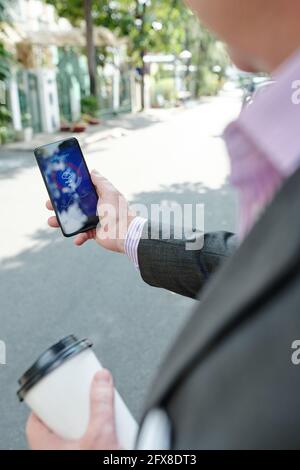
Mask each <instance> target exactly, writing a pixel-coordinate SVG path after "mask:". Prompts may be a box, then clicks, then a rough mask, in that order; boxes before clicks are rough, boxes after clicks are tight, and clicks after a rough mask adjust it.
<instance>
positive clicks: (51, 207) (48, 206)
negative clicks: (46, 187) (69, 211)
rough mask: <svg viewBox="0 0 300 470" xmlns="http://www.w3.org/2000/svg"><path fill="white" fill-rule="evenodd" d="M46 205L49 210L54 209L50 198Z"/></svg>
mask: <svg viewBox="0 0 300 470" xmlns="http://www.w3.org/2000/svg"><path fill="white" fill-rule="evenodd" d="M46 207H47V209H48V210H49V211H53V210H54V209H53V206H52V202H51V201H50V199H48V201H46Z"/></svg>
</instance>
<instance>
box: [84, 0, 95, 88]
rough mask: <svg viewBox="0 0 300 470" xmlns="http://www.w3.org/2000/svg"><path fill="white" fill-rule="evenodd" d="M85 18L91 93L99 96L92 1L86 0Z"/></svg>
mask: <svg viewBox="0 0 300 470" xmlns="http://www.w3.org/2000/svg"><path fill="white" fill-rule="evenodd" d="M84 17H85V23H86V53H87V59H88V69H89V76H90V92H91V95H93V96H97V68H96V50H95V44H94V35H93V19H92V0H84Z"/></svg>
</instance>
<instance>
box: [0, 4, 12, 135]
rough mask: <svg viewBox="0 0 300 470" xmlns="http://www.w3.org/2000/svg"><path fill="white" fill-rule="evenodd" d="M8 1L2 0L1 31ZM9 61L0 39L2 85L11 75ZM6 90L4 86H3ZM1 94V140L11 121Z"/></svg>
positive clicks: (0, 5)
mask: <svg viewBox="0 0 300 470" xmlns="http://www.w3.org/2000/svg"><path fill="white" fill-rule="evenodd" d="M6 7H7V1H6V0H0V31H3V24H4V22H5V21H6V20H7V15H6ZM9 63H10V54H9V53H8V52H7V51H6V49H5V45H4V43H3V42H1V41H0V85H1V82H2V84H3V83H4V82H5V81H6V80H7V78H8V77H9V72H10V69H9ZM1 88H2V89H3V90H4V86H2V87H1ZM1 98H2V97H1V96H0V142H1V140H2V137H3V134H5V126H6V125H7V124H8V122H9V121H10V118H11V116H10V113H9V111H8V109H7V107H6V106H5V100H3V101H1Z"/></svg>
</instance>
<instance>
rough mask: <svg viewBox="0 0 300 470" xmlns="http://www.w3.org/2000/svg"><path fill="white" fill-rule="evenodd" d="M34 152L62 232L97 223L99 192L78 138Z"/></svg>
mask: <svg viewBox="0 0 300 470" xmlns="http://www.w3.org/2000/svg"><path fill="white" fill-rule="evenodd" d="M34 153H35V156H36V159H37V162H38V165H39V168H40V170H41V172H42V176H43V178H44V181H45V184H46V187H47V190H48V193H49V196H50V199H51V202H52V204H53V207H54V209H55V212H56V216H57V218H58V221H59V223H60V226H61V228H62V231H63V234H64V235H66V236H72V235H75V234H76V233H79V232H84V231H86V230H88V229H90V228H94V227H96V226H97V223H98V220H99V219H98V217H97V202H98V196H97V193H96V190H95V187H94V185H93V183H92V180H91V178H90V174H89V171H88V168H87V166H86V163H85V160H84V158H83V155H82V152H81V149H80V146H79V143H78V141H77V140H76V139H75V138H71V139H67V140H64V141H61V142H55V143H53V144H49V145H45V146H43V147H39V148H37V149H36V150H35V151H34Z"/></svg>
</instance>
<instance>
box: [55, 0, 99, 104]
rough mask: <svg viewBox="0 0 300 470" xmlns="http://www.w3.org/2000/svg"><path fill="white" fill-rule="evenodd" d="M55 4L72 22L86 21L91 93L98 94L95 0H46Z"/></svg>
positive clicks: (61, 14) (75, 23) (59, 11)
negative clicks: (94, 33) (94, 19)
mask: <svg viewBox="0 0 300 470" xmlns="http://www.w3.org/2000/svg"><path fill="white" fill-rule="evenodd" d="M46 1H47V3H50V4H51V5H53V6H54V7H55V8H56V10H57V12H58V14H59V15H60V16H63V17H65V18H68V19H69V20H70V21H71V23H72V24H74V25H78V24H79V23H80V22H81V21H83V20H84V21H85V28H86V55H87V60H88V69H89V77H90V93H91V95H93V96H97V73H96V50H95V44H94V37H93V26H94V21H93V7H94V5H95V3H96V2H95V1H94V0H46Z"/></svg>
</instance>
